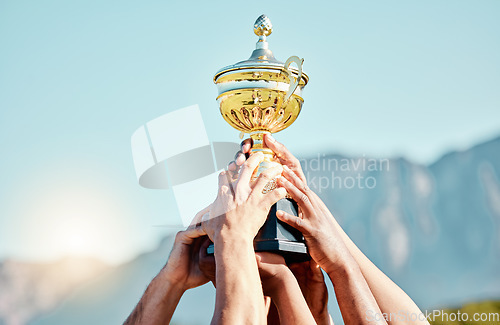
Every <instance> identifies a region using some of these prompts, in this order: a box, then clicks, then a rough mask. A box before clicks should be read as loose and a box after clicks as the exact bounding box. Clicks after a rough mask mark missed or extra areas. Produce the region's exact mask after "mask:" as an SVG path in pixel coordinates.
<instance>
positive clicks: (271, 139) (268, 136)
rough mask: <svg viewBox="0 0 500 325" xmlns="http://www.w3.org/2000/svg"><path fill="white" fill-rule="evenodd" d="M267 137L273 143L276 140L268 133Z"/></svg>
mask: <svg viewBox="0 0 500 325" xmlns="http://www.w3.org/2000/svg"><path fill="white" fill-rule="evenodd" d="M267 138H268V139H269V141H271V142H273V143H274V142H276V139H274V138H273V136H272V135H270V134H268V135H267Z"/></svg>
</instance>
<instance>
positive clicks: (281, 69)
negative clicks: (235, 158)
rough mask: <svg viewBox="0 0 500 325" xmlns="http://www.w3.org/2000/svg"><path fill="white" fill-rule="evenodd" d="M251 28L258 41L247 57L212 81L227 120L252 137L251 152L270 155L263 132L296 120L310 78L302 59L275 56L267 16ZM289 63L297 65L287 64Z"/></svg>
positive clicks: (218, 73) (281, 127) (271, 28)
mask: <svg viewBox="0 0 500 325" xmlns="http://www.w3.org/2000/svg"><path fill="white" fill-rule="evenodd" d="M253 30H254V33H255V34H256V35H257V36H258V37H259V40H258V42H257V44H256V47H255V50H254V51H253V52H252V55H251V56H250V58H249V59H248V60H245V61H241V62H238V63H236V64H233V65H229V66H227V67H224V68H222V69H220V70H219V71H218V72H217V73H216V74H215V76H214V82H215V84H216V85H217V90H218V97H217V101H218V103H219V106H220V112H221V114H222V116H223V117H224V119H225V120H226V122H228V123H229V124H230V125H231V126H232V127H234V128H235V129H237V130H239V131H241V132H242V133H248V134H250V136H251V137H252V139H253V140H254V146H253V147H252V152H255V151H263V152H264V153H265V154H268V155H271V156H272V155H273V153H272V151H270V149H268V148H263V145H262V137H263V134H264V133H274V132H278V131H281V130H283V129H285V128H287V127H289V126H290V125H291V124H292V123H293V122H294V121H295V119H296V118H297V117H298V116H299V113H300V110H301V108H302V104H303V102H304V100H303V99H302V89H303V88H304V87H305V85H306V84H307V82H308V80H309V77H308V76H307V75H306V74H305V73H303V72H302V63H303V61H304V60H302V59H299V58H298V57H296V56H291V57H290V58H288V60H287V61H286V62H285V63H283V62H281V61H279V60H277V59H276V58H275V57H274V54H273V52H272V51H271V50H270V49H269V44H268V42H267V37H268V36H269V35H271V33H272V31H273V25H272V24H271V20H270V19H269V18H268V17H267V16H266V15H261V16H260V17H259V18H257V20H256V21H255V24H254V26H253ZM292 63H295V65H296V67H292V66H290V65H291V64H292ZM269 160H271V158H269Z"/></svg>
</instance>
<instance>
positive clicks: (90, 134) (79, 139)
mask: <svg viewBox="0 0 500 325" xmlns="http://www.w3.org/2000/svg"><path fill="white" fill-rule="evenodd" d="M262 13H265V14H267V15H268V16H269V17H270V19H271V20H272V23H273V25H274V32H273V34H272V35H271V36H270V37H269V38H268V41H269V44H270V48H271V49H272V50H273V51H274V54H275V56H276V57H277V58H278V59H281V60H282V61H284V60H286V58H287V57H288V56H290V55H298V56H300V57H303V58H304V59H305V62H304V69H305V71H306V72H307V73H308V75H309V77H310V83H309V84H308V85H307V87H306V89H305V92H304V98H305V104H304V107H303V110H302V113H301V115H300V116H299V118H298V120H297V121H296V123H294V125H293V126H291V127H290V128H289V129H287V130H285V131H283V132H281V133H280V134H278V135H277V138H278V139H279V140H281V141H283V142H285V143H286V144H287V145H288V146H289V148H290V149H291V150H292V151H293V152H295V153H296V154H297V155H299V156H306V155H317V154H318V153H321V154H322V153H328V152H338V153H343V154H347V155H363V154H365V155H367V156H379V157H392V156H405V157H407V158H408V159H411V160H413V161H417V162H421V163H430V162H432V161H434V160H435V159H437V158H438V157H439V156H440V155H441V154H442V153H444V152H446V151H449V150H456V149H465V148H467V147H468V146H470V145H473V144H475V143H478V142H481V141H483V140H487V139H489V138H491V137H493V136H497V135H499V134H500V54H499V53H500V19H499V17H500V2H499V1H496V0H491V1H487V0H480V1H459V0H453V1H451V0H450V1H440V0H432V1H431V0H427V1H400V0H391V1H371V0H367V1H323V2H320V1H286V2H280V1H267V2H259V3H253V2H248V1H242V2H236V1H213V2H210V1H199V2H193V1H182V2H180V1H179V2H176V3H174V2H173V1H97V0H95V1H79V0H78V1H64V0H61V1H55V0H46V1H24V0H12V1H6V0H0V138H1V141H0V167H1V169H0V173H1V174H0V175H1V177H0V179H1V182H0V259H1V258H5V257H14V258H23V259H38V260H43V259H53V258H57V257H60V256H62V255H65V254H91V255H95V256H97V257H100V258H102V259H104V260H106V261H108V262H112V263H117V262H120V261H123V260H126V259H128V258H131V257H133V256H134V255H135V254H137V253H138V252H140V251H143V250H145V249H148V248H151V247H153V246H154V245H155V244H156V242H157V241H158V239H159V238H160V237H161V236H162V235H164V234H165V233H167V232H169V231H171V229H168V228H161V227H154V225H156V224H166V223H171V224H175V223H176V222H177V219H176V216H175V213H176V212H175V208H173V206H174V201H173V198H172V193H171V192H170V191H153V190H146V189H142V188H140V187H139V185H138V184H137V182H136V179H135V173H134V168H133V164H132V157H131V151H130V136H131V134H132V133H133V131H134V130H135V129H136V128H137V127H139V126H140V125H142V124H144V123H145V122H147V121H149V120H152V119H154V118H156V117H158V116H160V115H162V114H164V113H167V112H170V111H172V110H175V109H178V108H181V107H185V106H188V105H191V104H199V105H200V108H201V110H202V114H203V118H204V121H205V125H206V127H207V133H208V135H209V137H210V139H211V140H212V141H227V140H236V141H237V140H238V138H237V135H238V132H237V131H235V130H232V129H231V128H230V127H229V126H228V125H227V124H226V123H225V122H224V121H223V119H222V117H221V116H220V114H219V112H218V106H217V103H216V101H215V97H216V89H215V86H214V84H213V82H212V77H213V75H214V73H215V72H216V71H217V70H218V69H219V68H221V67H222V66H225V65H229V64H232V63H235V62H237V61H241V60H244V59H246V58H247V57H249V56H250V54H251V51H252V50H253V48H254V46H255V42H256V40H257V38H256V36H255V35H254V34H253V31H252V25H253V22H254V21H255V19H256V18H257V17H258V16H259V15H260V14H262ZM172 229H173V228H172Z"/></svg>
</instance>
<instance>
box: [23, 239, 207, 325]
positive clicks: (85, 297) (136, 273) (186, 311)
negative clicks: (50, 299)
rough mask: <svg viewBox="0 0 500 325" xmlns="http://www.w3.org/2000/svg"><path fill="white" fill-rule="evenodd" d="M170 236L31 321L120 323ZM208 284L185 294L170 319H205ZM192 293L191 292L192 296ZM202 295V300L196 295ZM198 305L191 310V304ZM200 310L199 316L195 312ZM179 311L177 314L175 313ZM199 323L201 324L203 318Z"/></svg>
mask: <svg viewBox="0 0 500 325" xmlns="http://www.w3.org/2000/svg"><path fill="white" fill-rule="evenodd" d="M172 243H173V238H172V237H167V238H165V239H164V240H163V241H162V243H161V244H160V245H159V247H158V248H157V249H156V250H154V251H152V252H149V253H145V254H142V255H141V256H139V257H137V258H136V259H134V260H133V261H131V262H129V263H126V264H124V265H122V266H120V267H119V268H117V269H115V270H113V271H111V272H108V273H106V274H104V275H103V276H100V277H98V278H96V279H94V281H92V282H91V283H89V284H88V285H87V286H85V287H83V288H81V289H80V290H78V291H77V292H76V293H75V294H74V295H73V296H72V297H71V298H70V299H68V300H67V301H65V302H64V303H63V304H62V305H61V306H60V307H59V308H58V309H56V310H55V311H54V312H52V313H51V314H49V315H46V316H44V317H41V318H39V319H37V320H35V321H33V322H31V323H30V324H51V325H53V324H72V325H78V324H82V325H83V324H121V323H123V321H124V320H125V319H126V318H127V316H128V314H129V313H130V312H131V311H132V309H133V308H134V306H135V304H136V303H137V302H138V301H139V298H140V297H141V296H142V294H143V292H144V290H145V289H146V287H147V285H148V284H149V282H150V281H151V279H152V278H153V277H154V276H155V275H156V274H157V273H158V272H159V270H160V269H161V268H162V267H163V265H164V264H165V262H166V260H167V257H168V254H169V253H170V249H171V245H172ZM212 291H213V289H211V288H210V287H209V286H208V285H207V286H204V287H201V288H198V289H197V291H196V292H189V293H188V294H186V295H185V296H184V297H183V298H182V300H181V303H180V305H179V309H178V313H176V317H175V318H174V319H173V321H174V322H175V321H179V323H180V324H190V323H189V322H187V321H186V320H187V319H192V320H194V322H193V324H200V320H204V319H206V318H204V316H203V312H204V311H205V310H206V312H207V313H210V314H211V312H212V311H213V306H214V300H213V299H212V298H211V297H212ZM193 294H194V295H193ZM198 295H202V296H204V297H205V298H204V299H203V301H205V303H201V302H200V301H199V296H198ZM193 305H194V306H197V307H196V310H197V312H196V313H193V312H192V311H193V310H192V308H190V306H193ZM198 311H200V312H201V318H200V316H199V314H198ZM177 314H178V315H177ZM201 323H204V322H203V321H202V322H201Z"/></svg>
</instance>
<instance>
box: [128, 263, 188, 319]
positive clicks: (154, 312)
mask: <svg viewBox="0 0 500 325" xmlns="http://www.w3.org/2000/svg"><path fill="white" fill-rule="evenodd" d="M183 293H184V289H182V288H181V286H179V285H178V284H173V283H171V281H169V279H168V275H167V274H166V271H165V269H163V270H162V271H161V272H160V273H159V274H158V275H157V276H156V277H155V278H154V279H153V281H151V283H150V284H149V286H148V288H147V289H146V292H145V293H144V295H143V296H142V298H141V300H140V301H139V303H138V304H137V306H136V307H135V309H134V311H133V312H132V313H131V314H130V316H129V317H128V318H127V320H126V321H125V323H124V324H126V325H138V324H148V325H150V324H151V325H160V324H169V323H170V319H171V318H172V315H173V314H174V311H175V308H176V307H177V304H178V303H179V300H180V299H181V296H182V294H183Z"/></svg>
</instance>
